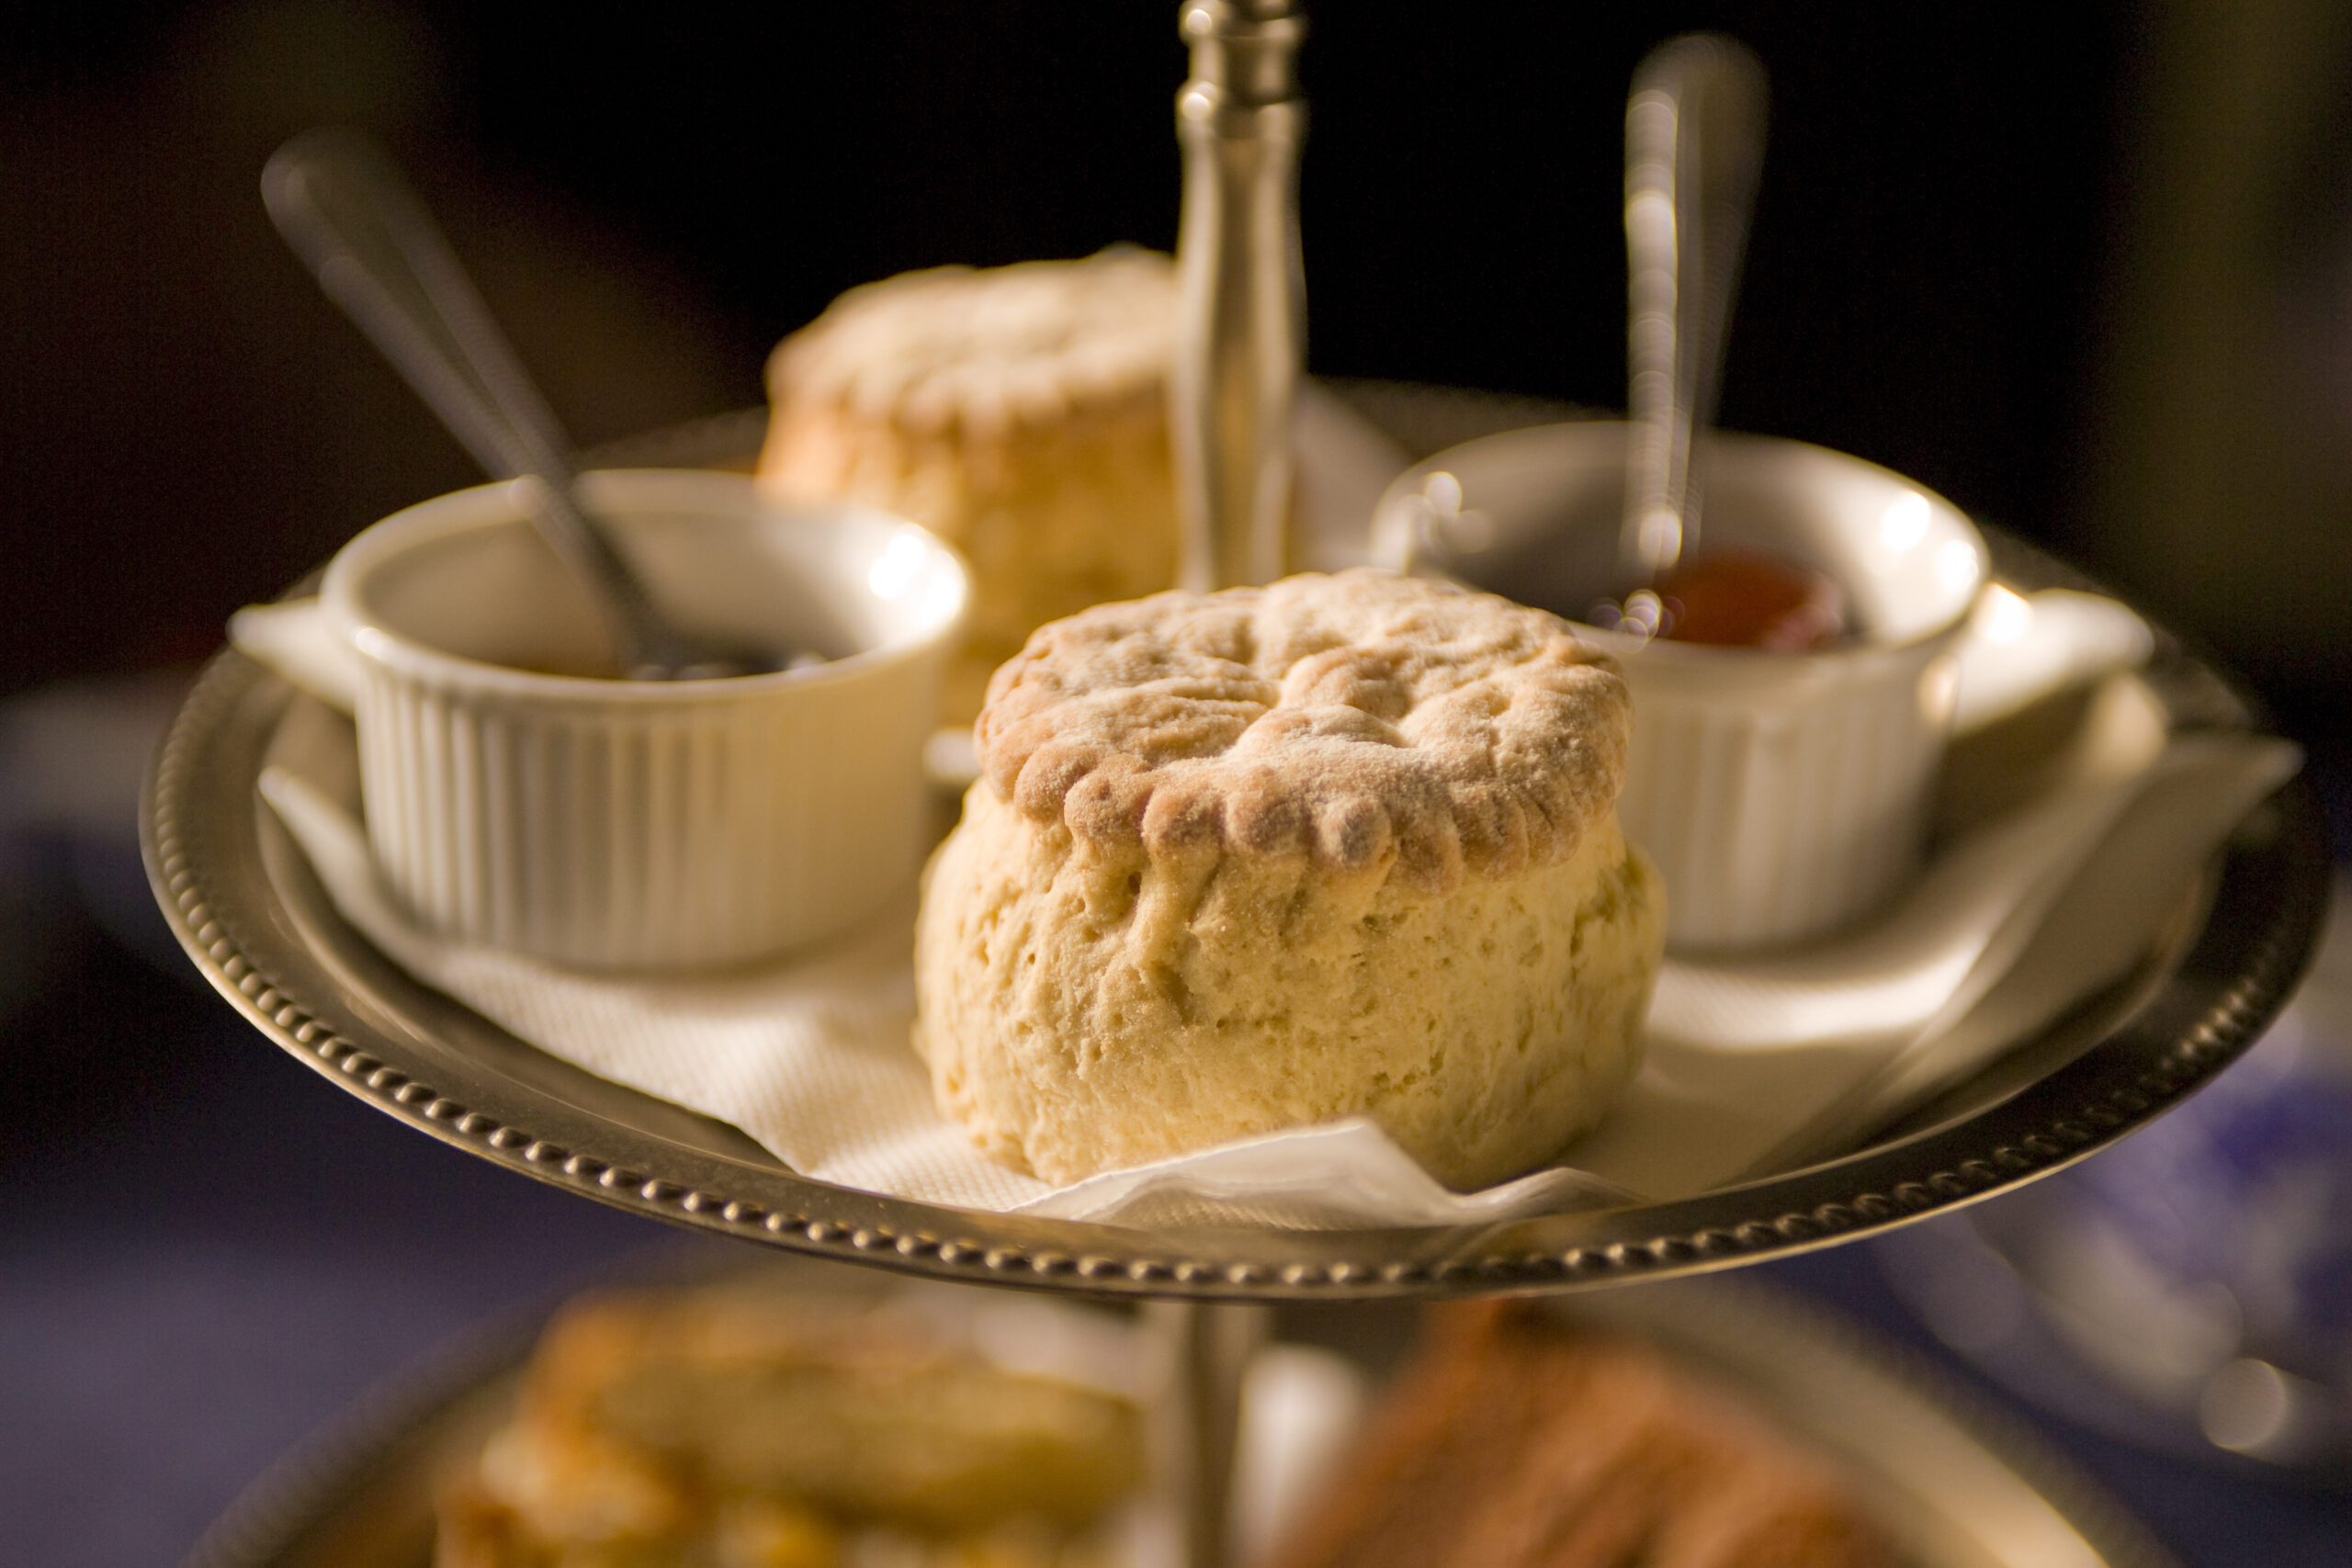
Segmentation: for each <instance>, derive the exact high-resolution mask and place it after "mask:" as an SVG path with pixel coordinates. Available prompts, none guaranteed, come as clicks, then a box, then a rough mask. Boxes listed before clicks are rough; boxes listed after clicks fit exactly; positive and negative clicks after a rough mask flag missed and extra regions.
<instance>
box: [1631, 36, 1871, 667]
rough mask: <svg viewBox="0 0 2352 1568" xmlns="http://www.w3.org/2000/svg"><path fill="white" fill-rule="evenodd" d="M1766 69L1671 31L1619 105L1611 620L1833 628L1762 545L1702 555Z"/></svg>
mask: <svg viewBox="0 0 2352 1568" xmlns="http://www.w3.org/2000/svg"><path fill="white" fill-rule="evenodd" d="M1766 99H1767V92H1766V86H1765V77H1764V68H1763V66H1762V64H1761V63H1760V62H1758V60H1757V58H1756V56H1755V55H1754V54H1753V53H1751V52H1750V51H1748V50H1747V48H1746V47H1745V46H1743V45H1741V44H1739V43H1736V42H1735V41H1734V40H1732V39H1728V38H1724V37H1720V36H1718V35H1715V34H1711V33H1695V34H1690V35H1687V36H1685V37H1682V38H1678V39H1671V40H1669V41H1668V42H1667V43H1665V44H1662V45H1660V46H1659V47H1658V48H1657V50H1655V51H1652V52H1651V53H1650V55H1649V56H1648V58H1646V59H1645V60H1644V61H1643V62H1642V64H1641V67H1640V69H1639V70H1637V71H1636V72H1635V73H1634V85H1633V90H1632V93H1631V95H1630V96H1629V97H1628V98H1627V100H1626V105H1625V257H1626V275H1627V294H1628V300H1627V303H1628V306H1629V313H1628V326H1627V333H1626V350H1627V354H1626V357H1627V363H1628V368H1629V371H1630V377H1629V385H1628V388H1627V401H1628V404H1629V405H1630V414H1631V422H1630V424H1629V426H1628V434H1627V453H1626V471H1625V514H1624V523H1623V533H1622V534H1621V536H1620V537H1619V542H1618V571H1619V576H1620V581H1623V583H1625V584H1627V585H1628V586H1627V588H1626V590H1625V591H1624V592H1623V596H1622V598H1619V599H1614V600H1609V601H1604V602H1603V603H1602V604H1599V605H1596V606H1594V609H1593V615H1592V618H1593V619H1595V620H1596V621H1597V622H1599V623H1600V624H1602V625H1604V626H1609V627H1610V628H1611V629H1612V630H1617V631H1622V632H1625V633H1627V634H1630V635H1633V636H1636V637H1672V638H1674V639H1675V640H1677V641H1683V642H1704V643H1714V644H1718V645H1723V646H1737V647H1747V648H1761V649H1775V650H1781V651H1793V650H1797V649H1804V648H1811V647H1817V646H1820V645H1821V644H1823V643H1826V642H1827V641H1830V640H1833V639H1834V638H1835V637H1837V635H1838V624H1839V621H1840V619H1841V606H1840V605H1839V604H1838V598H1839V595H1838V592H1837V587H1836V585H1835V584H1834V583H1832V582H1830V581H1828V580H1827V579H1826V578H1824V577H1822V576H1821V575H1820V574H1819V573H1817V572H1809V571H1806V570H1804V569H1802V568H1799V567H1796V566H1794V565H1792V564H1791V563H1788V562H1784V561H1781V560H1778V559H1776V558H1772V557H1770V556H1764V555H1759V554H1755V553H1751V552H1747V551H1734V550H1710V551H1708V552H1706V553H1705V554H1703V555H1702V554H1701V553H1700V552H1699V550H1698V548H1697V546H1698V540H1699V512H1700V501H1701V498H1702V484H1701V479H1702V475H1701V474H1700V472H1699V471H1698V467H1697V461H1696V456H1697V454H1696V448H1697V446H1698V442H1699V438H1700V436H1701V435H1702V434H1703V433H1704V432H1705V431H1706V429H1707V428H1708V426H1709V425H1710V424H1711V423H1713V419H1714V406H1715V391H1716V387H1717V384H1718V381H1719V378H1720V372H1721V370H1722V367H1723V346H1724V333H1725V330H1726V328H1727V326H1728V324H1729V322H1730V319H1731V305H1732V297H1733V295H1734V293H1735V292H1736V289H1737V287H1738V281H1739V268H1740V257H1741V254H1742V253H1743V252H1744V250H1745V249H1746V246H1747V219H1748V213H1749V211H1750V209H1752V208H1753V206H1754V204H1755V197H1756V183H1757V178H1758V175H1759V174H1760V173H1761V171H1762V168H1763V163H1764V118H1765V105H1766Z"/></svg>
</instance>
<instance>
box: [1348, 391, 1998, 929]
mask: <svg viewBox="0 0 2352 1568" xmlns="http://www.w3.org/2000/svg"><path fill="white" fill-rule="evenodd" d="M1625 444H1626V427H1625V426H1624V425H1623V424H1620V423H1609V422H1602V421H1578V422H1573V423H1564V424H1552V425H1537V426H1532V427H1530V428H1528V429H1524V430H1514V431H1508V432H1505V433H1504V434H1499V435H1491V436H1487V437H1485V438H1483V439H1481V440H1477V441H1473V442H1468V443H1465V444H1464V445H1463V446H1455V447H1452V448H1449V449H1448V450H1446V451H1443V452H1441V453H1439V454H1437V455H1436V456H1435V457H1430V458H1428V459H1427V460H1425V461H1423V462H1421V463H1419V464H1417V465H1415V466H1414V467H1413V468H1409V469H1408V470H1407V471H1406V472H1405V473H1404V474H1402V475H1400V476H1399V477H1398V478H1397V480H1396V482H1395V483H1393V484H1392V485H1390V487H1389V489H1388V491H1387V493H1386V494H1385V496H1384V497H1383V498H1382V500H1381V502H1380V506H1379V509H1378V511H1377V512H1376V513H1375V514H1374V539H1375V549H1376V552H1377V553H1378V555H1379V557H1380V558H1381V559H1383V560H1384V561H1385V562H1386V563H1387V564H1389V565H1392V566H1396V567H1397V568H1399V569H1400V570H1410V571H1416V572H1419V573H1423V574H1425V575H1435V576H1442V577H1450V578H1453V579H1456V580H1458V581H1464V582H1466V583H1469V584H1471V585H1473V586H1476V587H1478V588H1482V589H1485V590H1487V591H1489V592H1497V593H1502V594H1505V595H1507V596H1509V597H1510V598H1513V599H1516V600H1519V601H1521V603H1523V604H1535V605H1540V606H1542V607H1544V608H1545V609H1549V610H1553V611H1555V612H1556V613H1558V614H1559V615H1563V616H1566V618H1567V619H1569V620H1570V621H1573V622H1576V623H1577V628H1578V630H1579V631H1580V632H1581V633H1583V634H1584V635H1586V636H1588V637H1590V638H1591V639H1592V640H1593V641H1595V642H1597V643H1599V644H1600V645H1601V646H1602V647H1604V648H1606V649H1609V650H1610V651H1611V652H1612V653H1613V654H1615V655H1616V656H1617V657H1618V659H1619V660H1620V661H1621V662H1622V663H1623V667H1624V670H1625V676H1626V679H1627V681H1628V682H1630V683H1631V685H1632V687H1633V692H1634V739H1633V750H1632V755H1631V757H1630V759H1629V761H1628V766H1627V774H1626V784H1625V792H1624V795H1623V797H1622V798H1621V799H1620V801H1619V803H1618V812H1619V816H1620V818H1621V819H1622V820H1623V823H1624V825H1625V829H1626V832H1627V835H1628V836H1629V837H1631V838H1632V839H1633V840H1634V842H1636V843H1637V844H1639V845H1641V846H1642V848H1643V849H1645V851H1647V852H1648V853H1649V855H1650V857H1651V858H1652V859H1653V860H1655V861H1656V862H1657V865H1658V869H1659V870H1660V871H1661V872H1662V873H1663V874H1665V877H1666V883H1667V894H1668V940H1669V941H1670V942H1672V943H1673V944H1674V945H1675V946H1676V947H1677V948H1679V949H1683V950H1718V951H1734V950H1753V949H1759V948H1766V947H1771V946H1776V945H1781V944H1785V943H1793V942H1803V941H1805V940H1807V939H1809V938H1812V937H1816V936H1822V935H1826V934H1827V933H1829V932H1831V931H1837V930H1838V929H1839V928H1841V927H1844V926H1847V925H1849V924H1851V923H1852V922H1853V921H1855V920H1857V919H1860V918H1862V917H1863V916H1865V915H1867V914H1869V913H1870V912H1871V910H1872V909H1874V908H1877V907H1878V906H1880V905H1881V904H1882V903H1883V902H1884V901H1885V900H1886V899H1887V898H1888V897H1890V896H1891V895H1892V894H1894V892H1895V891H1896V890H1897V889H1899V888H1900V887H1901V886H1903V885H1904V884H1905V882H1907V881H1908V880H1909V878H1910V877H1911V875H1912V874H1913V873H1914V872H1915V871H1916V870H1917V866H1918V863H1919V856H1920V852H1921V849H1922V846H1923V843H1924V840H1925V838H1926V833H1927V821H1928V797H1929V795H1930V793H1931V790H1932V788H1933V785H1934V782H1935V778H1936V773H1937V768H1938V766H1939V763H1940V761H1941V760H1942V755H1943V748H1944V742H1945V739H1946V737H1947V736H1948V734H1949V732H1950V729H1951V716H1952V711H1953V704H1954V697H1955V694H1956V693H1957V689H1958V680H1957V654H1958V647H1959V644H1960V641H1961V639H1962V636H1963V635H1964V633H1965V631H1966V627H1967V621H1968V615H1969V611H1970V609H1971V608H1972V607H1973V604H1975V602H1976V598H1977V595H1978V593H1979V592H1981V591H1982V590H1983V588H1984V587H1985V582H1986V581H1987V579H1988V575H1989V572H1988V564H1987V560H1986V557H1985V543H1984V539H1983V537H1982V536H1981V535H1979V534H1978V532H1977V530H1976V528H1975V527H1974V525H1972V524H1971V523H1970V522H1969V520H1968V519H1967V518H1966V517H1965V516H1963V515H1962V513H1961V512H1960V511H1959V509H1958V508H1956V507H1954V506H1953V505H1952V504H1951V502H1947V501H1945V500H1943V499H1942V498H1941V497H1939V496H1938V495H1936V494H1934V493H1933V492H1932V491H1928V490H1926V489H1925V488H1923V487H1921V486H1919V485H1917V484H1915V483H1913V482H1912V481H1910V480H1909V479H1905V478H1904V477H1903V476H1901V475H1899V474H1895V473H1893V472H1890V471H1889V470H1887V469H1885V468H1879V467H1878V466H1876V465H1875V464H1871V463H1867V462H1864V461H1862V460H1861V459H1860V458H1859V457H1849V456H1847V455H1845V454H1843V453H1838V452H1832V451H1829V450H1827V449H1826V448H1823V447H1819V446H1808V445H1806V444H1804V443H1803V442H1798V441H1783V440H1778V439H1773V438H1769V437H1764V436H1752V435H1731V434H1714V435H1712V436H1710V437H1709V438H1708V439H1707V442H1706V445H1705V446H1704V448H1703V450H1702V465H1703V471H1704V473H1705V476H1706V487H1707V488H1706V509H1705V515H1704V520H1703V530H1702V540H1701V545H1700V547H1699V549H1698V550H1697V551H1696V552H1695V553H1693V554H1692V555H1691V556H1690V557H1688V558H1685V559H1684V560H1683V561H1681V562H1679V563H1678V565H1677V566H1676V567H1675V568H1674V569H1673V570H1671V571H1669V572H1668V573H1666V574H1665V575H1663V576H1662V577H1660V578H1659V579H1658V580H1657V581H1654V582H1647V583H1628V582H1626V581H1623V577H1622V569H1621V568H1620V566H1619V564H1618V538H1619V533H1620V525H1621V523H1622V521H1623V489H1624V474H1625Z"/></svg>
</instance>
